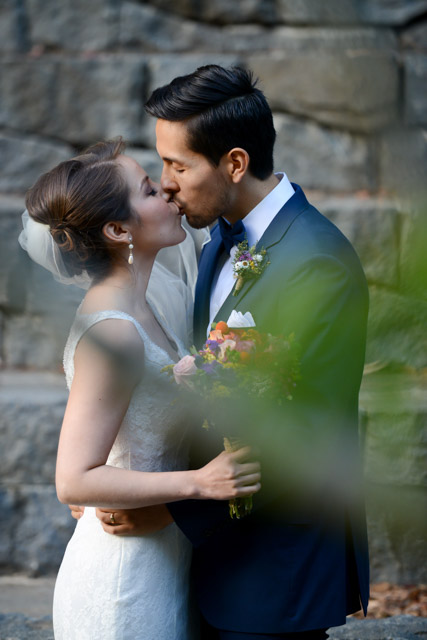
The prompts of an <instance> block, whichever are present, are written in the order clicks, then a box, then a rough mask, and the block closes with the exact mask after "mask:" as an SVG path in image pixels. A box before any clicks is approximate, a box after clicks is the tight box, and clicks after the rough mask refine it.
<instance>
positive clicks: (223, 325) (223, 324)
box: [215, 320, 230, 334]
mask: <svg viewBox="0 0 427 640" xmlns="http://www.w3.org/2000/svg"><path fill="white" fill-rule="evenodd" d="M215 330H216V331H221V333H222V334H225V333H228V332H229V331H230V329H229V328H228V326H227V323H226V322H224V321H223V320H220V321H219V322H217V323H216V327H215Z"/></svg>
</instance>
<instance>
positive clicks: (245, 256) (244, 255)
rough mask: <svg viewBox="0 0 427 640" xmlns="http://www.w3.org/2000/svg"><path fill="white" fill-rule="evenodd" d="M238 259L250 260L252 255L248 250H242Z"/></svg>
mask: <svg viewBox="0 0 427 640" xmlns="http://www.w3.org/2000/svg"><path fill="white" fill-rule="evenodd" d="M239 260H252V256H251V254H250V253H249V251H244V252H243V253H242V254H240V256H239Z"/></svg>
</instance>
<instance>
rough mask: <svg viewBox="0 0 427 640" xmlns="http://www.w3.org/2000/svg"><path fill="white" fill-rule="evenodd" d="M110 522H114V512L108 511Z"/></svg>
mask: <svg viewBox="0 0 427 640" xmlns="http://www.w3.org/2000/svg"><path fill="white" fill-rule="evenodd" d="M110 524H116V519H115V517H114V512H113V513H110Z"/></svg>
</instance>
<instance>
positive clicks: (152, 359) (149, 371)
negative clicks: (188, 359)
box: [53, 310, 198, 640]
mask: <svg viewBox="0 0 427 640" xmlns="http://www.w3.org/2000/svg"><path fill="white" fill-rule="evenodd" d="M153 311H154V310H153ZM155 315H156V317H157V320H158V321H159V323H160V324H162V323H161V320H160V318H159V317H158V315H157V314H156V313H155ZM110 318H112V319H121V320H123V321H127V322H131V323H132V324H133V325H134V326H135V328H136V330H137V331H138V334H139V335H140V337H141V340H142V341H143V342H144V351H145V357H144V367H143V374H142V376H141V380H140V382H139V383H138V385H137V386H136V388H135V390H134V392H133V395H132V398H131V401H130V404H129V407H128V410H127V412H126V414H125V416H124V419H123V421H122V424H121V426H120V429H119V432H118V434H117V437H116V440H115V442H114V444H113V447H112V449H111V452H110V455H109V457H108V462H107V464H109V465H112V466H116V467H121V468H126V469H135V470H140V471H174V470H180V469H186V468H187V463H188V460H187V454H188V447H187V438H186V431H187V426H188V425H187V423H186V422H187V421H186V416H185V413H184V408H183V406H182V404H181V403H180V402H176V397H177V394H178V390H177V387H176V385H174V384H172V383H171V381H170V379H169V378H168V376H166V375H165V374H164V373H162V372H161V369H162V367H164V366H165V365H168V364H171V362H172V361H171V358H170V356H169V354H168V353H167V352H166V351H165V350H164V349H162V348H161V347H159V346H158V345H157V344H156V343H154V342H153V341H152V340H151V339H150V338H149V336H148V335H147V333H146V332H145V331H144V329H143V327H141V325H140V324H139V323H138V322H137V321H136V320H135V319H134V318H132V317H131V316H129V315H128V314H126V313H123V312H121V311H101V312H97V313H92V314H81V313H79V312H78V313H77V315H76V319H75V322H74V324H73V326H72V328H71V331H70V335H69V338H68V341H67V345H66V348H65V353H64V369H65V373H66V379H67V384H68V386H69V387H70V386H71V383H72V380H73V375H74V353H75V350H76V347H77V345H78V343H79V340H80V339H81V337H82V336H83V335H84V333H85V332H86V331H87V330H88V329H90V327H92V326H93V325H94V324H96V323H97V322H101V321H103V320H106V319H110ZM163 329H164V331H165V332H166V333H167V335H168V336H169V338H170V340H172V341H174V342H175V344H176V345H177V348H178V349H177V351H178V355H179V356H182V355H184V354H185V350H184V345H183V344H182V343H181V342H180V341H179V340H178V338H177V337H176V336H175V335H173V333H172V332H171V331H168V330H167V328H166V327H163ZM190 561H191V545H190V543H189V542H188V540H187V539H186V538H185V537H184V535H183V533H182V532H181V531H180V530H179V529H178V527H177V526H176V525H175V524H174V523H173V524H171V525H169V526H167V527H166V528H165V529H162V530H161V531H158V532H157V533H154V534H151V535H147V536H131V537H120V536H113V535H110V534H108V533H106V532H104V531H103V529H102V526H101V523H100V522H99V520H98V519H97V518H96V515H95V509H93V508H86V509H85V513H84V515H83V517H82V518H81V519H80V520H79V521H78V523H77V526H76V530H75V532H74V534H73V537H72V538H71V540H70V542H69V544H68V546H67V549H66V552H65V555H64V559H63V561H62V564H61V568H60V570H59V574H58V578H57V582H56V586H55V596H54V607H53V620H54V631H55V638H56V640H98V639H99V640H101V639H102V640H171V639H172V638H173V639H174V640H196V638H197V637H198V634H197V631H196V630H195V629H196V624H197V623H196V616H195V615H194V611H193V609H192V607H191V606H190V601H191V597H190V578H189V570H190ZM192 612H193V613H192Z"/></svg>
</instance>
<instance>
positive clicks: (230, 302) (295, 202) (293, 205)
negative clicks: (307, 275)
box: [215, 183, 310, 322]
mask: <svg viewBox="0 0 427 640" xmlns="http://www.w3.org/2000/svg"><path fill="white" fill-rule="evenodd" d="M292 186H293V188H294V190H295V193H294V195H293V196H292V197H291V198H289V200H288V201H287V202H286V203H285V204H284V205H283V207H282V208H281V209H280V211H279V212H278V214H277V215H276V216H275V217H274V218H273V220H272V221H271V223H270V224H269V226H268V227H267V229H266V230H265V232H264V233H263V235H262V237H261V238H260V240H259V241H258V243H257V247H258V248H259V249H265V250H266V251H267V260H268V259H269V249H271V248H272V247H274V246H275V245H277V244H278V243H279V242H281V240H282V239H283V237H284V236H285V234H286V232H287V231H288V229H289V227H290V226H291V225H292V223H293V222H294V220H295V219H296V218H297V217H298V216H299V215H300V214H301V213H302V212H303V211H304V210H305V209H306V208H307V207H308V206H310V205H309V202H308V200H307V198H306V197H305V195H304V192H303V190H302V189H301V187H300V186H299V185H297V184H294V183H292ZM263 278H268V265H267V266H266V268H265V270H264V271H263V273H262V274H261V275H260V276H259V277H258V278H253V279H252V280H248V281H247V282H245V283H244V284H243V286H242V288H241V289H240V291H239V292H238V294H237V295H236V296H233V291H231V293H230V295H229V296H228V297H227V298H226V300H225V301H224V304H223V305H222V307H221V308H220V309H219V311H218V313H217V315H216V316H215V322H218V321H219V320H224V322H225V321H226V320H227V318H228V317H229V315H230V313H231V312H232V310H233V309H236V308H237V306H238V305H239V304H240V303H241V302H242V300H243V299H244V298H245V296H246V295H247V294H248V293H249V291H250V290H251V289H252V287H254V286H255V285H256V284H257V283H258V282H260V281H261V280H262V279H263Z"/></svg>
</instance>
